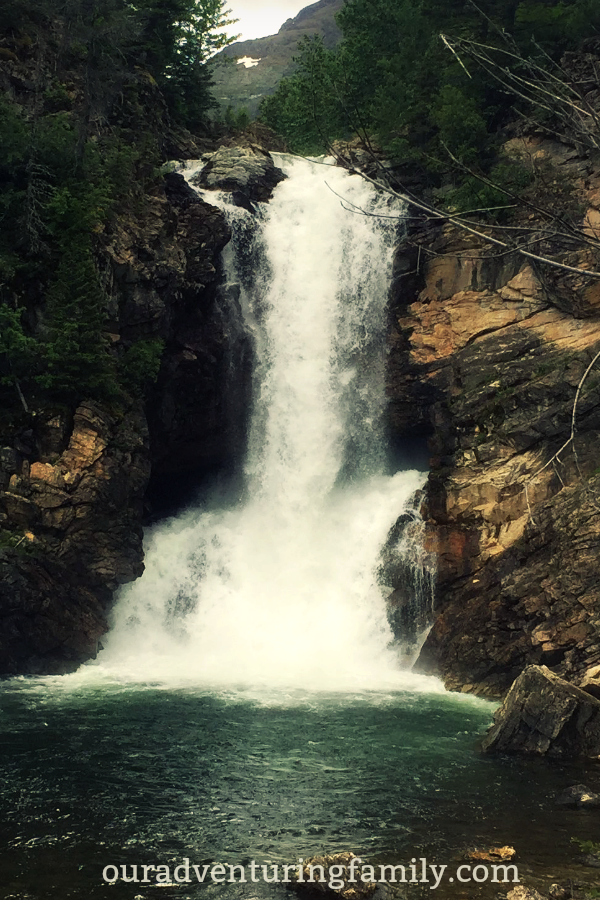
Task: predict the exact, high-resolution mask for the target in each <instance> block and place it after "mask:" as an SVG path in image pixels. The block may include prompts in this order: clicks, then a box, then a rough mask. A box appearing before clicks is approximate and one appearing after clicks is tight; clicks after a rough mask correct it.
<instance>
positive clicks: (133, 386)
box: [120, 338, 165, 397]
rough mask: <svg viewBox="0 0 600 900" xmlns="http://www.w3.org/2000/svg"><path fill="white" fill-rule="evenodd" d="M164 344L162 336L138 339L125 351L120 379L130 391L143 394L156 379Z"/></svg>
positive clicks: (137, 394) (134, 393) (139, 394)
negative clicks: (143, 339)
mask: <svg viewBox="0 0 600 900" xmlns="http://www.w3.org/2000/svg"><path fill="white" fill-rule="evenodd" d="M164 346H165V344H164V341H163V340H161V338H151V339H149V340H145V341H138V342H137V343H136V344H133V345H132V346H131V347H129V349H128V350H127V351H126V352H125V355H124V357H123V360H122V361H121V366H120V369H121V371H120V375H121V378H120V380H121V383H122V384H123V386H124V387H125V389H126V390H127V392H128V393H130V394H133V395H134V396H138V397H139V396H143V394H144V392H145V390H146V388H147V387H148V386H149V385H150V384H153V383H154V382H155V381H156V379H157V378H158V372H159V369H160V361H161V358H162V354H163V350H164Z"/></svg>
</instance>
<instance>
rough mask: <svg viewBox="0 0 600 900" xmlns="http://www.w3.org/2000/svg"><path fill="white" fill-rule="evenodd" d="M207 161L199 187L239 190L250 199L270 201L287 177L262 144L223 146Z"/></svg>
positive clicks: (198, 182) (198, 178)
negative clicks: (280, 183)
mask: <svg viewBox="0 0 600 900" xmlns="http://www.w3.org/2000/svg"><path fill="white" fill-rule="evenodd" d="M205 160H207V164H206V167H205V168H204V169H203V171H202V172H201V174H200V175H199V176H198V177H197V180H196V183H197V184H198V185H199V187H203V188H207V189H209V190H219V191H235V192H239V193H240V194H242V195H243V196H244V197H246V198H247V199H248V200H269V199H270V197H271V195H272V193H273V189H274V188H275V187H276V186H277V185H278V184H279V182H280V181H283V180H284V179H285V177H286V176H285V175H284V174H283V172H282V171H281V169H278V168H277V166H276V165H275V163H274V162H273V158H272V157H271V155H270V153H268V152H267V151H265V150H262V148H259V147H221V148H220V149H219V150H217V151H216V152H215V153H211V154H209V155H208V156H206V157H205Z"/></svg>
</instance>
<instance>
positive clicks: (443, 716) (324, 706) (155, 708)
mask: <svg viewBox="0 0 600 900" xmlns="http://www.w3.org/2000/svg"><path fill="white" fill-rule="evenodd" d="M1 692H2V694H1V696H2V713H1V719H0V722H1V726H2V736H1V743H0V771H1V773H2V782H1V783H2V811H3V815H2V822H1V825H0V837H1V840H2V847H3V852H2V856H1V860H2V862H1V869H0V897H2V898H9V897H11V898H28V900H32V898H40V900H41V898H53V900H54V898H56V900H59V898H60V900H66V898H96V897H111V898H135V897H137V898H140V897H142V898H146V897H153V896H156V895H157V891H159V895H160V896H165V895H166V896H176V897H182V898H183V897H199V896H201V895H202V896H204V895H205V893H204V892H206V891H209V892H210V893H211V894H215V893H218V894H219V895H223V896H225V895H227V896H228V897H230V896H234V895H236V896H237V895H238V894H244V895H248V892H249V891H250V893H251V896H253V897H262V896H280V897H283V896H286V895H287V890H286V888H285V887H284V886H283V885H267V884H264V883H262V882H259V883H257V884H250V885H248V884H245V885H239V884H223V885H216V884H209V885H206V884H204V885H199V884H184V885H181V886H173V887H162V888H161V889H160V890H159V888H158V887H157V886H156V885H155V884H152V885H142V884H135V883H132V884H123V883H122V882H117V883H116V884H114V885H108V884H106V883H105V882H104V881H103V878H102V872H103V869H104V867H105V866H107V865H118V866H120V865H128V866H129V865H133V864H138V865H139V866H141V865H142V864H147V865H168V866H170V867H174V866H175V865H177V864H179V863H180V862H181V861H182V859H183V858H185V857H188V858H189V859H190V861H191V863H192V864H194V863H196V864H207V863H211V864H212V863H216V862H221V863H224V864H227V863H231V864H246V865H247V864H249V862H250V860H252V859H254V860H256V861H257V863H265V862H267V861H268V862H271V863H295V862H297V859H298V857H308V856H310V855H314V854H318V853H322V852H324V851H325V852H336V851H342V850H353V851H354V852H356V853H358V854H359V855H361V856H362V857H363V858H364V859H366V860H368V861H392V862H394V863H401V862H404V861H406V862H409V861H410V859H411V857H413V856H416V857H420V856H426V857H427V858H428V859H429V860H431V861H433V862H435V863H446V864H453V860H456V859H459V858H460V855H461V853H462V852H463V851H464V849H465V848H467V847H476V846H477V847H479V846H484V847H485V846H488V845H490V844H496V845H498V844H512V845H513V846H516V847H517V849H518V850H519V852H520V856H521V859H522V862H523V865H524V866H525V867H526V869H527V871H529V872H532V873H534V872H535V871H536V870H537V871H538V873H539V871H540V870H541V869H543V867H544V866H546V867H548V865H550V861H554V862H557V864H558V863H560V862H561V861H562V864H567V863H568V861H569V860H570V859H572V858H573V848H572V845H571V844H570V841H569V838H570V835H571V834H573V833H575V834H576V833H577V829H579V831H586V832H587V833H588V834H590V832H591V831H593V830H594V829H595V834H596V836H597V835H598V830H599V827H598V826H599V822H598V819H599V818H600V816H599V815H598V813H596V816H595V817H594V816H593V814H592V813H581V812H572V813H565V811H564V810H561V809H560V808H557V807H555V806H554V803H553V800H554V797H555V795H556V794H557V792H558V791H559V790H560V789H561V788H562V787H564V786H565V785H567V784H572V783H573V782H574V779H575V780H581V778H582V777H583V776H584V775H585V777H587V780H588V782H589V779H590V776H593V777H596V776H595V775H593V773H589V772H587V773H581V772H578V771H576V770H575V771H573V770H571V771H569V770H564V769H561V768H556V767H552V766H549V765H545V764H532V763H526V762H522V761H517V760H507V759H504V760H502V759H501V760H497V759H496V760H494V759H490V758H486V757H482V756H480V755H479V753H478V752H477V742H478V738H479V736H480V735H481V734H482V733H483V732H484V731H485V729H486V727H487V725H488V723H489V721H490V718H491V714H492V712H493V707H492V706H491V705H490V704H487V703H485V702H483V701H478V700H474V699H472V698H468V697H462V696H456V695H450V694H443V693H417V692H414V693H411V692H400V691H398V692H391V693H359V694H352V695H350V694H345V695H340V694H336V695H327V694H319V693H308V694H307V693H302V692H296V693H284V692H279V693H264V694H263V695H261V694H260V693H254V694H251V693H249V692H245V691H244V690H242V689H240V690H238V691H236V690H231V691H221V692H219V693H215V694H210V693H204V692H201V691H195V690H191V689H190V690H169V689H166V688H161V687H157V686H155V687H152V686H146V687H144V686H135V685H128V686H127V685H121V686H119V685H110V684H99V685H93V684H89V683H87V684H83V685H79V686H78V685H77V681H76V679H75V680H73V679H69V678H66V679H37V680H29V681H28V680H14V681H10V682H7V683H5V684H4V685H3V687H2V689H1ZM582 817H583V818H582ZM573 829H576V830H575V831H573ZM544 848H546V850H544ZM140 877H141V876H140ZM497 889H498V885H496V891H497ZM446 893H447V892H446ZM435 895H436V896H437V897H441V896H444V888H443V887H441V888H440V889H439V890H438V891H437V892H436V894H435ZM465 896H466V895H465ZM492 896H495V894H492Z"/></svg>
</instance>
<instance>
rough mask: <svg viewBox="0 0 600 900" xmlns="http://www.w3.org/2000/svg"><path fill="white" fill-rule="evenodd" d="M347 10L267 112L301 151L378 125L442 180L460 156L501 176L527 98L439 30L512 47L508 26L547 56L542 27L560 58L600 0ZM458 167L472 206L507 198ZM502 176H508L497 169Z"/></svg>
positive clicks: (403, 157)
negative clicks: (468, 59) (509, 129)
mask: <svg viewBox="0 0 600 900" xmlns="http://www.w3.org/2000/svg"><path fill="white" fill-rule="evenodd" d="M477 7H479V9H478V8H477ZM337 18H338V23H339V25H340V27H341V29H342V32H343V40H342V43H341V44H340V45H339V47H338V48H337V50H336V51H334V52H332V53H329V54H328V53H327V52H326V51H325V50H324V49H323V48H322V45H319V42H317V41H312V42H310V41H309V42H305V43H304V44H303V45H302V46H301V47H300V50H299V57H298V64H299V65H298V71H297V73H296V74H295V75H293V76H291V77H290V78H288V79H284V80H283V81H282V82H281V84H280V86H279V88H278V90H277V91H276V93H275V94H274V95H273V96H272V97H269V98H267V100H265V101H264V102H263V104H262V107H261V117H262V118H263V119H264V121H265V122H266V123H267V124H268V125H270V126H271V127H273V128H274V129H275V130H276V131H278V132H280V133H281V134H282V135H283V136H284V137H285V138H286V140H287V141H288V143H289V144H290V146H291V147H292V148H293V149H294V150H297V151H299V152H302V153H306V152H311V151H312V152H314V151H315V150H316V149H320V150H324V149H326V148H327V146H328V145H330V143H331V141H332V140H333V139H335V138H337V137H342V136H344V135H349V134H352V133H359V134H368V135H370V136H372V137H374V138H375V139H376V141H377V142H378V143H379V145H380V146H381V147H382V148H383V149H384V150H385V151H386V153H388V154H389V155H390V156H391V157H392V158H394V159H395V160H396V161H398V162H403V163H405V164H407V165H412V166H413V167H418V171H419V172H420V174H421V175H423V174H425V175H426V176H427V177H428V178H429V180H430V181H431V182H432V183H433V184H436V183H437V184H439V183H440V181H441V180H442V179H443V180H446V177H447V174H448V172H450V171H452V169H453V167H454V163H453V161H452V158H451V157H455V158H456V159H457V160H458V161H459V162H460V163H461V164H463V166H465V167H468V168H473V169H476V170H478V171H480V172H483V173H487V174H489V175H490V176H491V170H492V169H494V168H495V167H497V143H496V137H495V135H496V132H497V129H498V126H499V125H501V124H502V122H503V121H504V120H505V118H506V117H507V116H508V115H514V112H513V107H514V104H515V102H516V98H515V97H512V96H510V95H509V94H508V92H506V91H503V90H502V89H501V88H500V87H499V85H498V84H497V83H496V82H495V81H494V79H493V78H492V77H491V76H490V75H488V74H487V73H486V72H484V71H483V70H482V69H478V70H477V71H476V72H469V73H468V72H467V71H466V69H465V68H464V67H463V66H462V65H461V63H460V62H459V61H458V60H457V58H456V57H455V56H454V55H453V54H451V53H450V52H449V51H448V49H447V48H446V47H445V46H444V44H443V43H442V41H441V40H440V37H439V35H440V33H446V34H449V35H451V36H452V35H454V36H456V37H461V38H468V39H471V40H478V41H482V42H484V43H487V44H496V45H501V46H505V44H504V40H505V38H504V37H503V33H504V34H506V33H508V34H510V35H512V36H514V39H515V40H516V41H517V44H518V45H519V46H520V47H521V49H522V52H523V53H525V54H527V53H530V52H534V53H536V54H538V55H539V48H537V47H535V46H534V45H532V43H531V40H532V37H533V38H535V39H537V40H538V41H539V42H541V44H542V45H543V48H544V51H545V52H546V53H548V54H550V56H553V57H554V58H558V57H560V54H561V53H562V52H563V51H564V50H565V49H572V48H574V47H575V46H576V45H577V42H578V41H579V40H580V39H581V38H582V37H583V36H587V35H589V34H590V32H592V33H593V31H594V30H596V31H597V30H598V29H600V5H599V4H598V3H597V2H596V0H550V2H547V3H543V4H542V3H540V2H539V0H522V2H519V0H478V3H477V5H475V4H472V3H470V2H468V0H453V2H448V0H347V2H346V4H345V5H344V7H343V9H342V10H341V12H340V13H339V14H338V17H337ZM470 76H473V77H470ZM454 171H455V173H456V174H455V180H456V181H458V182H459V183H460V182H465V185H464V194H465V197H466V195H467V194H470V195H471V196H470V200H469V202H468V203H467V205H468V206H472V205H474V206H479V205H485V203H493V204H494V205H496V204H497V203H498V200H499V199H500V202H502V199H501V198H502V192H501V191H499V192H494V191H492V190H491V189H486V188H484V187H482V185H481V184H480V183H479V184H478V185H476V182H475V180H474V179H472V180H471V183H469V184H467V182H469V176H468V173H466V172H465V171H464V169H463V174H462V175H460V174H458V173H457V170H456V169H455V170H454ZM496 176H500V177H502V178H504V179H506V177H507V176H506V172H504V171H502V169H500V170H498V169H497V168H496V170H495V171H494V177H496ZM523 177H524V176H523V174H522V172H519V173H517V174H516V176H515V177H513V178H512V181H511V183H512V182H514V183H515V185H516V186H517V187H518V186H519V185H520V183H521V179H522V178H523ZM509 181H510V179H509ZM460 202H461V204H462V200H461V201H460Z"/></svg>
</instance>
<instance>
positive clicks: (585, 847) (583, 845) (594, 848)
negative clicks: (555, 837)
mask: <svg viewBox="0 0 600 900" xmlns="http://www.w3.org/2000/svg"><path fill="white" fill-rule="evenodd" d="M571 843H573V844H577V846H578V847H579V849H580V850H581V852H582V853H585V854H586V855H588V856H593V857H595V858H596V859H599V860H600V844H598V843H596V842H595V841H589V840H586V839H582V838H576V837H572V838H571Z"/></svg>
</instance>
